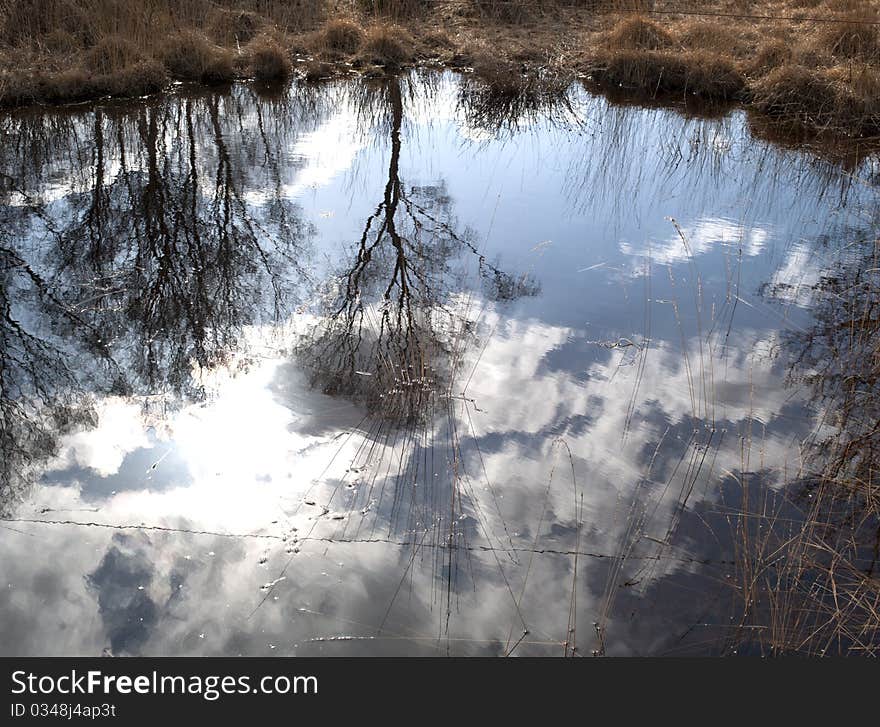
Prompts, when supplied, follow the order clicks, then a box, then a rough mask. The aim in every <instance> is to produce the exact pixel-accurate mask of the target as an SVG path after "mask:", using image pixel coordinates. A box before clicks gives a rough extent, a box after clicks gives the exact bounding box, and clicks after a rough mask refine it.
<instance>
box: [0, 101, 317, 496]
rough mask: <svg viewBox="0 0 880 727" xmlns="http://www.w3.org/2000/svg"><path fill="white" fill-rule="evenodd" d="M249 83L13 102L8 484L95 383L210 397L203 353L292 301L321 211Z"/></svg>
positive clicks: (6, 272)
mask: <svg viewBox="0 0 880 727" xmlns="http://www.w3.org/2000/svg"><path fill="white" fill-rule="evenodd" d="M245 94H247V91H245V90H242V91H240V92H239V93H238V94H236V95H233V96H228V97H220V96H218V95H206V96H201V97H190V98H182V99H178V100H175V101H173V102H170V103H168V102H166V103H164V104H161V105H155V104H153V105H146V106H142V107H140V108H137V109H134V110H129V109H127V108H125V107H122V108H110V109H108V110H101V109H96V110H95V111H94V112H92V113H91V114H89V115H87V116H86V115H79V116H73V117H71V116H67V117H61V118H60V119H56V120H54V121H53V120H52V119H51V118H47V117H44V116H39V117H37V116H31V117H29V116H23V117H19V118H12V119H11V120H7V124H10V125H11V126H12V128H11V129H9V131H10V136H12V138H15V139H17V140H18V143H17V145H16V146H14V147H7V148H6V149H4V150H3V151H2V152H0V169H2V170H8V172H7V171H4V172H3V173H2V176H0V178H2V179H3V180H4V184H3V186H2V188H0V193H2V199H0V202H2V206H0V216H2V219H0V264H2V271H0V275H2V276H3V289H2V293H0V307H2V311H3V321H2V326H0V386H2V390H0V400H2V401H0V404H2V412H3V426H2V460H3V471H2V473H0V474H2V477H3V485H4V489H5V488H6V487H8V486H10V487H11V484H10V483H13V481H14V480H15V481H17V482H18V483H19V484H21V483H23V482H24V481H25V479H26V477H24V475H20V476H18V475H16V474H15V473H22V472H24V471H25V470H26V466H25V465H26V464H27V462H28V461H29V460H31V459H34V458H39V457H43V456H46V455H49V454H51V453H52V451H53V450H54V448H55V445H56V442H57V438H58V437H59V436H60V434H62V433H63V431H65V427H66V426H72V425H73V424H77V425H82V424H87V423H93V415H92V414H89V412H90V411H91V409H90V407H89V406H88V405H87V404H86V403H85V402H87V401H88V399H89V397H90V396H91V395H101V394H150V395H152V396H156V395H163V396H166V397H171V398H172V399H175V400H177V399H180V398H181V397H182V398H184V399H192V398H198V397H200V396H201V395H202V389H201V387H200V384H199V376H198V374H199V372H200V371H201V370H204V369H207V368H211V367H214V366H217V365H219V364H223V363H224V362H226V361H227V360H228V358H229V356H230V354H231V353H232V352H233V351H235V350H236V349H240V348H241V345H242V340H241V338H242V334H243V331H244V329H245V327H246V326H250V325H254V324H257V323H260V322H271V321H275V320H278V318H279V317H280V316H282V315H284V314H285V312H286V311H287V310H288V309H289V306H290V304H291V303H292V302H293V300H294V299H295V295H296V286H297V285H298V284H299V283H300V282H301V281H302V279H303V277H304V276H305V275H306V273H305V270H304V264H305V262H306V256H307V254H308V240H309V235H310V232H311V228H310V226H309V225H308V224H306V223H305V222H304V221H303V219H302V216H301V213H300V211H299V209H298V208H297V206H296V205H295V204H294V203H293V202H291V201H290V200H289V199H287V198H286V197H285V196H284V195H283V193H282V186H283V185H282V174H283V171H282V169H281V168H280V165H279V163H278V161H277V155H276V154H275V147H274V145H275V144H276V143H278V142H279V141H281V139H271V140H270V136H269V135H267V133H266V131H265V128H264V126H263V124H262V119H261V118H260V114H261V110H260V109H259V108H258V109H257V112H256V115H257V118H258V120H259V122H260V123H258V124H257V128H256V129H254V128H253V127H252V124H251V119H252V116H253V114H251V113H250V110H251V109H252V101H251V100H250V99H249V98H247V97H246V96H245ZM299 121H301V119H299V118H297V116H296V115H295V114H290V115H288V116H287V122H288V124H289V125H290V126H291V127H293V128H292V129H290V130H288V133H290V132H291V131H295V128H296V124H297V123H298V122H299ZM232 138H235V140H236V143H235V145H234V146H231V145H230V139H232ZM53 180H54V182H53ZM55 190H59V191H60V192H61V194H57V193H55ZM254 190H258V192H259V194H258V196H255V194H254ZM75 404H76V405H75ZM13 489H15V488H14V487H13ZM4 499H5V498H4Z"/></svg>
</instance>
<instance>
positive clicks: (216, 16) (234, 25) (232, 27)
mask: <svg viewBox="0 0 880 727" xmlns="http://www.w3.org/2000/svg"><path fill="white" fill-rule="evenodd" d="M265 25H266V21H265V19H264V18H263V17H262V16H260V15H258V14H257V13H254V12H251V11H249V10H236V9H227V8H216V9H214V10H213V11H212V12H211V14H210V15H209V16H208V26H207V28H208V35H209V36H210V37H211V38H212V39H213V40H214V41H215V42H217V43H220V44H221V45H233V44H239V45H245V44H246V43H250V42H251V41H252V40H253V39H254V38H256V37H257V35H259V33H260V31H261V30H262V29H263V28H264V27H265Z"/></svg>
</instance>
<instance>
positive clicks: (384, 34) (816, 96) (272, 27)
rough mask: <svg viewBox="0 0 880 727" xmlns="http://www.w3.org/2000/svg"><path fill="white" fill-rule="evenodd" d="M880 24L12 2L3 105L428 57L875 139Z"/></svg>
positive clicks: (788, 18)
mask: <svg viewBox="0 0 880 727" xmlns="http://www.w3.org/2000/svg"><path fill="white" fill-rule="evenodd" d="M676 10H678V11H681V10H688V11H691V12H693V13H698V14H697V15H694V14H676V13H675V11H676ZM753 16H761V17H753ZM878 19H880V8H878V4H877V1H876V0H770V1H769V2H767V3H761V4H760V5H756V4H755V3H753V2H750V1H749V0H712V2H710V3H696V2H695V0H675V1H674V2H673V0H653V1H650V2H649V1H648V0H554V2H550V3H538V2H535V0H339V1H334V2H329V0H323V1H322V0H319V1H316V2H309V1H307V0H260V1H259V2H256V1H254V0H178V1H175V0H148V1H145V2H143V3H129V2H125V1H124V0H0V105H17V104H22V103H28V102H29V101H44V102H45V101H64V100H68V99H70V100H74V99H77V100H78V99H83V98H88V97H91V96H95V95H103V94H108V93H109V94H113V95H139V94H142V93H147V92H149V91H150V90H155V89H157V88H161V87H162V85H163V84H164V82H165V80H166V78H167V79H181V80H190V81H199V82H206V83H213V82H223V81H228V80H231V79H233V78H239V77H257V78H260V79H266V80H268V79H273V78H284V77H286V76H288V75H290V74H291V73H293V72H297V71H298V72H299V73H300V74H301V75H304V76H306V77H311V78H317V77H326V76H329V75H333V74H336V73H347V72H350V71H351V69H352V68H356V69H360V70H361V71H362V72H364V73H368V74H376V73H383V72H395V71H396V70H397V69H399V68H400V67H402V66H405V65H407V64H410V63H431V64H441V65H445V66H447V67H453V68H462V67H469V66H470V67H475V68H476V72H475V74H474V77H473V79H474V81H475V82H481V81H482V82H485V83H486V84H487V88H490V89H494V90H495V91H497V90H498V89H499V88H502V87H506V88H507V89H508V90H511V89H517V88H523V87H524V86H529V87H533V85H534V81H535V79H539V78H543V79H551V80H553V81H554V82H555V81H557V80H558V79H559V78H560V77H571V76H574V75H581V76H586V77H589V78H590V79H591V81H592V83H593V85H594V86H595V87H599V88H602V89H604V90H606V91H609V92H613V93H614V94H615V95H618V96H619V95H620V94H629V95H632V96H633V97H634V98H637V97H642V98H646V97H647V98H650V99H651V100H658V101H659V100H662V101H672V102H682V101H690V100H700V99H702V100H709V101H717V100H723V101H725V102H730V101H736V102H738V103H742V104H745V105H748V106H750V107H752V108H754V109H755V110H757V111H759V112H761V113H766V114H768V115H769V117H771V118H774V119H777V120H780V121H783V122H785V123H786V124H791V125H797V126H799V127H803V128H804V129H808V130H812V131H820V132H825V133H829V134H834V135H864V134H873V133H876V129H877V108H876V103H875V101H874V99H875V98H876V97H877V94H876V89H877V88H878V86H880V25H878ZM487 59H490V61H491V62H490V61H489V60H487ZM505 76H506V78H505ZM524 78H525V79H528V82H527V83H524V81H523V79H524Z"/></svg>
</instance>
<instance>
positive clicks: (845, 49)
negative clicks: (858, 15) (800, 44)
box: [809, 18, 880, 63]
mask: <svg viewBox="0 0 880 727" xmlns="http://www.w3.org/2000/svg"><path fill="white" fill-rule="evenodd" d="M875 19H876V18H875ZM809 43H810V45H812V46H814V47H816V48H819V49H822V50H824V51H826V52H827V53H828V54H829V55H830V56H831V57H833V58H841V59H847V60H861V61H868V62H874V63H876V62H878V61H880V33H878V30H877V26H875V25H868V24H866V23H861V22H853V23H835V24H828V25H827V26H824V27H821V28H819V29H818V30H817V31H816V32H815V33H814V34H813V36H812V37H811V38H810V39H809Z"/></svg>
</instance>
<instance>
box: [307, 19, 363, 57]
mask: <svg viewBox="0 0 880 727" xmlns="http://www.w3.org/2000/svg"><path fill="white" fill-rule="evenodd" d="M363 42H364V29H363V28H361V26H360V25H358V24H357V23H356V22H355V21H354V20H352V19H350V18H335V19H334V20H329V21H327V23H325V24H324V27H323V28H321V30H320V31H319V32H318V34H317V39H316V48H317V49H318V50H321V51H324V52H327V53H336V54H345V55H351V54H352V53H356V52H357V51H358V49H359V48H360V47H361V45H362V44H363Z"/></svg>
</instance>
